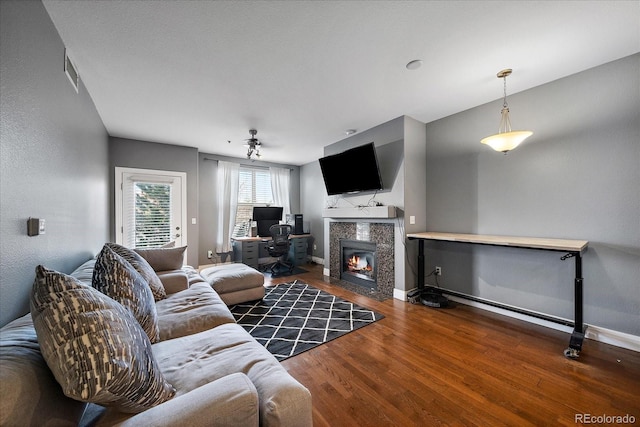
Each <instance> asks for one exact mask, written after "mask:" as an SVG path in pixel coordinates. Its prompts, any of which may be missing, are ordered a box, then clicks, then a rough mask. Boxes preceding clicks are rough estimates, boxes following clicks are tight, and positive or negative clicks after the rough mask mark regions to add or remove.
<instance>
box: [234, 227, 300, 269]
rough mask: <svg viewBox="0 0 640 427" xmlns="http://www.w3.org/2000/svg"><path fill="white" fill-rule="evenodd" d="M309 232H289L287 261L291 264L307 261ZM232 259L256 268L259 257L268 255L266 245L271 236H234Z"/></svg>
mask: <svg viewBox="0 0 640 427" xmlns="http://www.w3.org/2000/svg"><path fill="white" fill-rule="evenodd" d="M311 237H312V236H311V234H291V235H289V240H290V241H291V244H290V246H289V261H290V262H291V263H292V264H293V265H296V266H297V265H301V264H305V263H306V262H307V258H308V257H307V251H308V247H309V243H308V242H309V239H310V238H311ZM232 240H233V241H232V245H233V259H234V260H235V261H240V262H242V263H243V264H246V265H248V266H250V267H253V268H255V269H256V270H257V269H258V266H259V264H260V262H259V260H260V258H265V257H268V256H269V254H268V252H267V249H266V246H267V242H268V241H269V240H271V237H234V238H233V239H232Z"/></svg>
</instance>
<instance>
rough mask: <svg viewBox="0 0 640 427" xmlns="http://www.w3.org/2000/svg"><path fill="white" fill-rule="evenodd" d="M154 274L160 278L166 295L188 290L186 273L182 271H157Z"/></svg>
mask: <svg viewBox="0 0 640 427" xmlns="http://www.w3.org/2000/svg"><path fill="white" fill-rule="evenodd" d="M156 274H157V275H158V278H160V281H161V282H162V285H163V286H164V290H165V291H166V293H167V294H175V293H176V292H180V291H184V290H185V289H189V278H188V277H187V273H185V272H184V271H182V270H166V271H158V272H157V273H156Z"/></svg>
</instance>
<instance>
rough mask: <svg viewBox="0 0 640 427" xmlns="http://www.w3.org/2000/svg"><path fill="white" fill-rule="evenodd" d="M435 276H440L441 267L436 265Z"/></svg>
mask: <svg viewBox="0 0 640 427" xmlns="http://www.w3.org/2000/svg"><path fill="white" fill-rule="evenodd" d="M436 276H442V267H440V266H438V265H436Z"/></svg>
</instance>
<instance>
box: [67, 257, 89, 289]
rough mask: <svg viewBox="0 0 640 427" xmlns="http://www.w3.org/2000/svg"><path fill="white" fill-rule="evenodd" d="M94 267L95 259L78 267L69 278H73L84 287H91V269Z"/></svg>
mask: <svg viewBox="0 0 640 427" xmlns="http://www.w3.org/2000/svg"><path fill="white" fill-rule="evenodd" d="M95 265H96V259H95V258H91V259H90V260H88V261H85V262H84V263H82V264H81V265H79V266H78V268H76V269H75V270H73V272H72V273H71V274H69V276H73V277H74V278H76V279H78V280H79V281H81V282H82V283H84V284H85V285H89V286H91V281H92V280H93V267H94V266H95Z"/></svg>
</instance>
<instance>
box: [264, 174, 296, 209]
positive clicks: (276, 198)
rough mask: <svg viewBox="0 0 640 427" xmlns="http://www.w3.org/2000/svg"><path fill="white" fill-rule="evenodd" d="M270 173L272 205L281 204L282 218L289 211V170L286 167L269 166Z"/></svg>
mask: <svg viewBox="0 0 640 427" xmlns="http://www.w3.org/2000/svg"><path fill="white" fill-rule="evenodd" d="M269 174H270V175H271V195H272V196H273V205H274V206H282V208H283V209H282V215H283V219H284V218H286V216H287V214H290V213H291V204H290V203H289V181H290V178H289V176H290V174H291V171H290V170H289V169H286V168H269Z"/></svg>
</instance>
